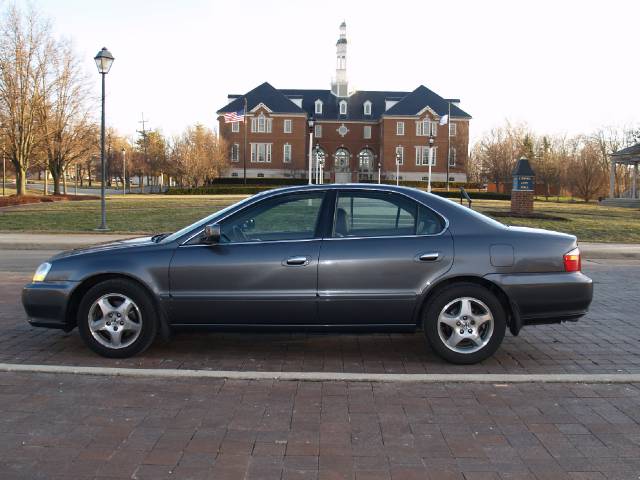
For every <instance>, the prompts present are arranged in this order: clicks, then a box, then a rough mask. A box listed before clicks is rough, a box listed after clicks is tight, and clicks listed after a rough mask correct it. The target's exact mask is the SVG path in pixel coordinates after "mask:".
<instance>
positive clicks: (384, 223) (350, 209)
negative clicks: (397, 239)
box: [333, 192, 418, 238]
mask: <svg viewBox="0 0 640 480" xmlns="http://www.w3.org/2000/svg"><path fill="white" fill-rule="evenodd" d="M417 211H418V205H417V203H415V202H412V201H411V200H409V199H406V198H404V197H402V196H399V195H395V194H392V193H391V194H390V193H378V192H341V193H339V194H338V200H337V203H336V211H335V216H334V226H333V237H335V238H344V237H384V236H398V235H413V234H414V233H415V227H416V217H417Z"/></svg>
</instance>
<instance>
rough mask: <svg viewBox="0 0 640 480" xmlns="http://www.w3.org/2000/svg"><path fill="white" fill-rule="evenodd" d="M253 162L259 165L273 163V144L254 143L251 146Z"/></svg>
mask: <svg viewBox="0 0 640 480" xmlns="http://www.w3.org/2000/svg"><path fill="white" fill-rule="evenodd" d="M251 161H252V162H254V163H255V162H257V163H265V162H267V163H271V144H270V143H252V144H251Z"/></svg>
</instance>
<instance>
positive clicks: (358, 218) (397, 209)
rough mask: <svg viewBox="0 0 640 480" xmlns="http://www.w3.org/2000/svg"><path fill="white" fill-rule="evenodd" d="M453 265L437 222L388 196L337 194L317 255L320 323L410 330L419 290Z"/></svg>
mask: <svg viewBox="0 0 640 480" xmlns="http://www.w3.org/2000/svg"><path fill="white" fill-rule="evenodd" d="M452 262H453V241H452V238H451V235H450V233H449V231H448V230H447V229H446V222H445V220H444V219H443V218H442V217H441V216H440V215H438V214H437V213H435V212H433V211H432V210H431V209H429V208H427V207H426V206H424V205H422V204H419V203H418V202H416V201H414V200H413V199H411V198H409V197H407V196H405V195H403V194H399V193H395V192H385V191H372V190H357V189H356V190H341V191H339V192H338V195H337V198H336V202H335V211H334V221H333V229H332V232H331V236H330V238H326V239H325V240H324V241H323V244H322V250H321V252H320V264H319V267H318V295H319V304H318V305H319V314H320V322H322V323H325V324H330V323H333V324H341V325H363V324H375V325H400V324H410V323H411V322H412V319H413V313H414V310H415V308H416V306H417V300H418V298H419V296H420V294H421V293H422V291H423V290H424V288H426V286H427V285H429V283H430V282H433V281H434V280H435V279H437V278H438V277H439V276H441V275H442V274H443V273H445V272H446V271H447V270H448V269H449V268H450V267H451V265H452Z"/></svg>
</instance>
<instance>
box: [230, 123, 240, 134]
mask: <svg viewBox="0 0 640 480" xmlns="http://www.w3.org/2000/svg"><path fill="white" fill-rule="evenodd" d="M231 131H232V132H233V133H238V132H239V131H240V122H231Z"/></svg>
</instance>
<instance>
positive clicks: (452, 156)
mask: <svg viewBox="0 0 640 480" xmlns="http://www.w3.org/2000/svg"><path fill="white" fill-rule="evenodd" d="M456 156H457V154H456V147H451V149H450V150H449V166H450V167H455V166H456Z"/></svg>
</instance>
